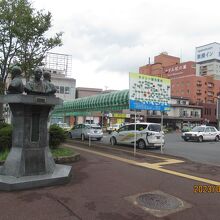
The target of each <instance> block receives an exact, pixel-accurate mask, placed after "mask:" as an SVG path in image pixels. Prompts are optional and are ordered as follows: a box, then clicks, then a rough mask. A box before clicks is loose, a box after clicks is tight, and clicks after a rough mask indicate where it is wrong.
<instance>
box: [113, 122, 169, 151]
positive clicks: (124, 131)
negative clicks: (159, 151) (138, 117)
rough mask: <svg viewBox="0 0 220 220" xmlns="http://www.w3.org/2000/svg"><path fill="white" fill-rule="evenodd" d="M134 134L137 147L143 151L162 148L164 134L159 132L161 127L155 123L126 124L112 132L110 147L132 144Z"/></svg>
mask: <svg viewBox="0 0 220 220" xmlns="http://www.w3.org/2000/svg"><path fill="white" fill-rule="evenodd" d="M135 132H136V143H137V147H138V148H140V149H144V148H146V147H148V146H151V147H160V146H161V145H162V146H164V143H165V141H164V133H163V131H161V125H160V124H157V123H144V122H143V123H136V131H135V124H134V123H131V124H127V125H124V126H122V127H121V128H119V129H118V130H117V131H114V132H113V133H112V135H111V138H110V143H111V145H116V144H128V145H131V144H134V138H135Z"/></svg>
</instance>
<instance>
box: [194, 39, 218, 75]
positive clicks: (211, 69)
mask: <svg viewBox="0 0 220 220" xmlns="http://www.w3.org/2000/svg"><path fill="white" fill-rule="evenodd" d="M195 60H196V75H197V76H204V75H208V76H214V78H215V79H220V44H219V43H216V42H214V43H210V44H207V45H203V46H199V47H196V57H195Z"/></svg>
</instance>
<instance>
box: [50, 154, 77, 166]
mask: <svg viewBox="0 0 220 220" xmlns="http://www.w3.org/2000/svg"><path fill="white" fill-rule="evenodd" d="M53 159H54V161H55V163H58V164H61V163H62V164H63V163H73V162H77V161H79V160H80V154H78V153H75V154H73V155H71V156H65V157H54V158H53Z"/></svg>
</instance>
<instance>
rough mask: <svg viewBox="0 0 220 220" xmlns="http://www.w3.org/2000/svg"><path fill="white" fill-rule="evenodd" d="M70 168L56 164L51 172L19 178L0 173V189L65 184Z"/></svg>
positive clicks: (10, 189) (9, 189)
mask: <svg viewBox="0 0 220 220" xmlns="http://www.w3.org/2000/svg"><path fill="white" fill-rule="evenodd" d="M1 168H2V167H0V169H1ZM71 169H72V167H71V166H66V165H59V164H56V166H55V170H54V172H53V173H52V174H44V175H34V176H23V177H19V178H16V177H13V176H5V175H0V190H3V191H13V190H23V189H32V188H38V187H43V186H53V185H61V184H65V183H67V182H69V180H70V178H71Z"/></svg>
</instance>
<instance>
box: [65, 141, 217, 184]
mask: <svg viewBox="0 0 220 220" xmlns="http://www.w3.org/2000/svg"><path fill="white" fill-rule="evenodd" d="M65 145H66V146H68V147H71V148H73V149H76V150H80V151H85V152H88V153H92V154H96V155H99V156H103V157H107V158H111V159H114V160H118V161H121V162H124V163H128V164H132V165H135V166H139V167H143V168H147V169H152V170H156V171H159V172H162V173H167V174H171V175H174V176H178V177H182V178H186V179H190V180H194V181H199V182H202V183H205V184H211V185H220V182H218V181H214V180H210V179H206V178H201V177H197V176H193V175H189V174H185V173H181V172H177V171H172V170H168V169H165V168H163V167H162V166H164V165H168V164H169V165H170V164H176V163H182V162H184V161H182V160H176V159H169V158H167V157H162V156H154V155H147V154H141V153H136V154H139V155H144V156H146V157H155V158H158V159H163V160H164V162H160V163H153V164H152V163H146V162H143V163H140V162H137V161H135V160H130V159H126V158H122V157H119V156H115V155H111V154H107V153H103V152H99V151H97V150H90V149H87V148H83V147H77V146H73V145H71V144H65ZM112 150H119V151H124V152H127V151H126V150H121V149H113V148H112ZM129 152H131V151H129Z"/></svg>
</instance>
